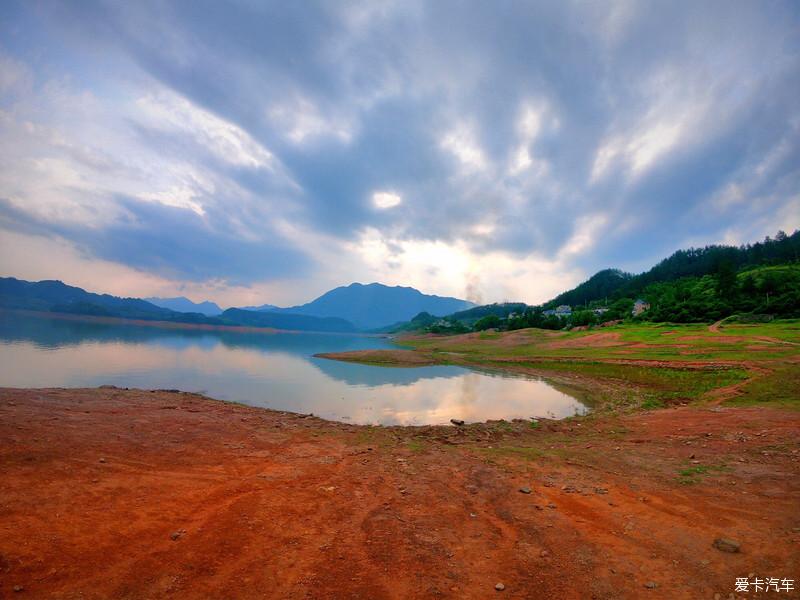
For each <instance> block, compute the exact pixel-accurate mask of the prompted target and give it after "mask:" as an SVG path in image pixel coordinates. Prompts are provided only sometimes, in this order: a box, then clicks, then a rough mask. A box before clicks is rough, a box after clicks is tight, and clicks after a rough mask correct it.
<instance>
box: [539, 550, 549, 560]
mask: <svg viewBox="0 0 800 600" xmlns="http://www.w3.org/2000/svg"><path fill="white" fill-rule="evenodd" d="M539 556H541V557H542V558H547V557H548V556H550V553H549V552H548V551H547V550H542V551H541V552H539Z"/></svg>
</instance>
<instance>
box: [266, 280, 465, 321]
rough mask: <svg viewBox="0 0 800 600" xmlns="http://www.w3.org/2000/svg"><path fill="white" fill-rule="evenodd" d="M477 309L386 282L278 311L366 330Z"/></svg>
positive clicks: (350, 287) (340, 290) (352, 287)
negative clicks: (336, 320)
mask: <svg viewBox="0 0 800 600" xmlns="http://www.w3.org/2000/svg"><path fill="white" fill-rule="evenodd" d="M473 306H475V305H474V304H473V303H472V302H467V301H466V300H459V299H458V298H450V297H444V296H434V295H429V294H423V293H422V292H420V291H419V290H416V289H414V288H411V287H402V286H394V287H390V286H387V285H383V284H382V283H370V284H367V285H364V284H361V283H351V284H350V285H348V286H342V287H338V288H336V289H333V290H331V291H329V292H326V293H325V294H323V295H322V296H320V297H319V298H317V299H316V300H313V301H312V302H309V303H307V304H302V305H300V306H291V307H289V308H281V309H276V310H278V311H279V312H287V313H292V314H300V315H314V316H317V317H338V318H341V319H346V320H348V321H350V322H351V323H353V324H355V325H356V326H357V327H358V328H360V329H364V330H371V329H377V328H380V327H383V326H386V325H390V324H392V323H397V322H398V321H408V320H409V319H411V318H412V317H413V316H414V315H416V314H417V313H420V312H429V313H432V314H438V315H443V314H444V315H447V314H450V313H454V312H456V311H459V310H465V309H467V308H471V307H473Z"/></svg>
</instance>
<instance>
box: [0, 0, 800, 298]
mask: <svg viewBox="0 0 800 600" xmlns="http://www.w3.org/2000/svg"><path fill="white" fill-rule="evenodd" d="M798 27H800V10H798V8H797V5H796V3H793V2H775V3H770V4H764V3H746V2H734V3H730V2H719V3H717V2H704V3H696V4H681V5H675V4H674V3H660V2H656V3H648V4H643V3H634V2H628V1H619V2H609V3H584V2H563V3H554V2H546V3H545V2H542V3H511V4H496V3H479V2H473V3H466V4H465V3H463V2H455V1H453V2H449V1H441V2H421V1H420V2H417V1H414V0H403V1H402V2H400V1H397V2H395V1H391V0H387V1H374V2H366V3H354V2H353V3H351V2H333V3H332V2H302V3H257V2H249V1H245V0H240V1H236V2H230V3H222V2H202V1H201V2H196V1H195V2H170V3H161V2H150V1H147V0H143V1H141V2H129V3H119V2H106V1H101V0H96V1H94V0H86V1H84V2H80V3H60V2H46V1H44V2H23V1H18V2H16V1H13V0H11V1H8V2H5V3H3V4H2V6H1V7H0V247H2V248H3V256H2V257H0V269H2V271H3V274H13V275H16V276H19V277H28V278H42V277H50V278H56V277H58V278H62V279H64V280H66V281H69V282H76V283H80V284H81V285H84V286H86V287H89V288H92V289H95V290H100V291H111V292H114V293H125V294H140V295H147V294H149V293H155V292H154V290H155V291H158V293H163V294H166V295H173V293H178V292H180V293H183V294H187V293H188V294H189V295H191V296H193V297H194V298H195V299H197V300H201V299H204V298H206V297H207V298H209V299H214V300H218V301H221V302H223V303H226V304H237V303H240V304H245V303H249V304H253V303H263V302H273V303H287V304H289V303H296V302H302V301H306V300H308V299H309V298H310V297H312V296H314V295H316V294H318V293H321V292H323V291H325V290H326V289H328V288H330V287H333V286H335V285H341V284H346V283H349V282H351V281H365V282H368V281H382V282H385V283H389V284H404V285H413V286H416V287H419V288H420V289H422V290H423V291H426V292H433V293H440V294H454V295H462V296H469V297H470V298H471V299H474V300H481V301H495V300H504V299H518V300H524V301H528V302H536V301H542V300H546V299H547V298H549V297H551V296H552V295H554V294H555V293H557V292H559V291H561V290H562V289H565V288H567V287H569V286H571V285H573V284H575V283H577V282H578V281H580V280H581V279H582V278H584V277H586V276H588V275H590V274H591V273H592V272H594V271H595V270H598V269H600V268H605V267H610V266H614V267H621V268H626V269H631V270H638V269H643V268H646V267H648V266H650V265H651V264H652V263H653V262H655V261H656V260H658V259H659V258H661V257H663V256H664V255H666V254H668V253H670V252H671V251H673V250H675V249H676V248H679V247H683V246H686V245H690V244H705V243H712V242H729V243H739V242H744V241H750V240H754V239H758V238H761V237H763V236H764V235H766V234H773V233H775V231H777V230H778V229H780V228H782V229H785V230H792V229H794V228H796V227H800V192H799V191H798V190H800V104H798V102H797V97H798V96H800V37H799V36H798V35H797V31H798ZM20 248H23V249H24V251H21V250H20ZM53 253H55V254H53ZM48 256H52V257H53V258H52V260H51V261H49V263H48V260H47V257H48ZM59 257H63V260H58V258H59ZM91 273H97V275H96V276H95V277H94V278H93V277H92V276H91V275H89V274H91ZM145 292H147V293H145Z"/></svg>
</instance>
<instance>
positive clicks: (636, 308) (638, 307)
mask: <svg viewBox="0 0 800 600" xmlns="http://www.w3.org/2000/svg"><path fill="white" fill-rule="evenodd" d="M649 309H650V303H649V302H645V301H644V300H642V299H641V298H639V299H638V300H636V302H634V303H633V309H632V310H631V314H632V315H633V316H634V317H638V316H639V315H640V314H642V313H643V312H644V311H646V310H649Z"/></svg>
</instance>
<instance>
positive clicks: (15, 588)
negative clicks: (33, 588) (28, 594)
mask: <svg viewBox="0 0 800 600" xmlns="http://www.w3.org/2000/svg"><path fill="white" fill-rule="evenodd" d="M24 589H25V588H24V587H22V586H21V585H15V586H14V591H15V592H21V591H22V590H24Z"/></svg>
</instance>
